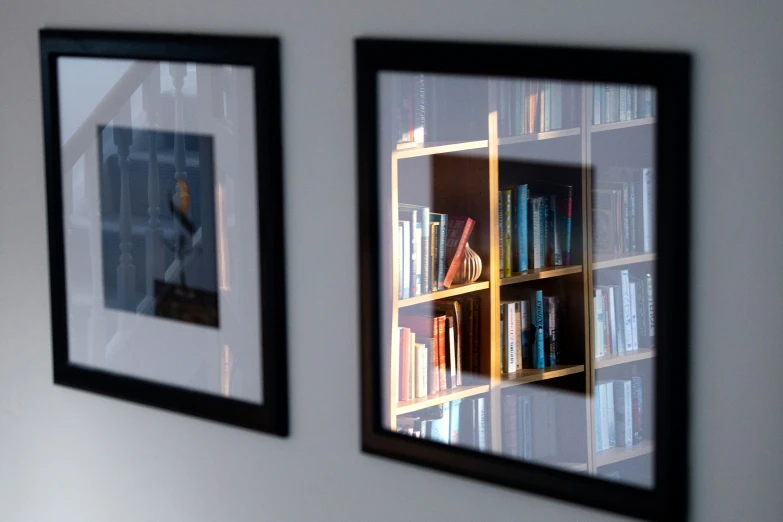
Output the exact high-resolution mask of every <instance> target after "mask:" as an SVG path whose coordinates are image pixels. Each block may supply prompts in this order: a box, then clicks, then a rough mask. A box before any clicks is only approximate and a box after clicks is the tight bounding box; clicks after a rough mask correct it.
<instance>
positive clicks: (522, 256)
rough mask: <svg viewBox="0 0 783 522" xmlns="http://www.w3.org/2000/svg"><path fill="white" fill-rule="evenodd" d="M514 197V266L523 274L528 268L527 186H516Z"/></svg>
mask: <svg viewBox="0 0 783 522" xmlns="http://www.w3.org/2000/svg"><path fill="white" fill-rule="evenodd" d="M514 195H515V202H516V203H515V206H514V217H515V218H516V243H515V254H516V255H515V259H516V265H515V267H516V271H517V272H525V271H526V270H527V268H528V255H527V211H528V203H527V198H528V194H527V185H518V186H517V187H516V189H515V190H514ZM569 215H570V214H569ZM569 219H570V218H569Z"/></svg>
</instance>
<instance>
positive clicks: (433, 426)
mask: <svg viewBox="0 0 783 522" xmlns="http://www.w3.org/2000/svg"><path fill="white" fill-rule="evenodd" d="M397 432H398V433H402V434H404V435H410V436H412V437H416V438H420V439H426V440H432V441H435V442H440V443H443V444H452V445H455V446H463V447H466V448H472V449H477V450H479V451H487V450H488V449H489V441H490V438H489V425H488V423H487V407H486V399H485V397H470V398H467V399H455V400H453V401H450V402H445V403H443V404H439V405H437V406H432V407H430V408H426V409H423V410H420V411H418V412H416V413H415V414H412V415H405V416H399V417H397Z"/></svg>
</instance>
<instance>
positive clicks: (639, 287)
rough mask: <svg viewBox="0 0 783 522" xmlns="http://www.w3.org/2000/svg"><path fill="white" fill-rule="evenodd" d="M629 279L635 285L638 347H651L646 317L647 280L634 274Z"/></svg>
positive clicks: (648, 322) (648, 323)
mask: <svg viewBox="0 0 783 522" xmlns="http://www.w3.org/2000/svg"><path fill="white" fill-rule="evenodd" d="M630 280H631V281H632V282H633V284H634V285H635V287H636V290H635V297H636V327H637V338H638V341H639V347H640V348H652V346H653V342H652V339H651V337H650V332H649V326H650V321H649V319H648V317H647V310H648V299H647V280H646V279H643V278H639V277H634V276H630Z"/></svg>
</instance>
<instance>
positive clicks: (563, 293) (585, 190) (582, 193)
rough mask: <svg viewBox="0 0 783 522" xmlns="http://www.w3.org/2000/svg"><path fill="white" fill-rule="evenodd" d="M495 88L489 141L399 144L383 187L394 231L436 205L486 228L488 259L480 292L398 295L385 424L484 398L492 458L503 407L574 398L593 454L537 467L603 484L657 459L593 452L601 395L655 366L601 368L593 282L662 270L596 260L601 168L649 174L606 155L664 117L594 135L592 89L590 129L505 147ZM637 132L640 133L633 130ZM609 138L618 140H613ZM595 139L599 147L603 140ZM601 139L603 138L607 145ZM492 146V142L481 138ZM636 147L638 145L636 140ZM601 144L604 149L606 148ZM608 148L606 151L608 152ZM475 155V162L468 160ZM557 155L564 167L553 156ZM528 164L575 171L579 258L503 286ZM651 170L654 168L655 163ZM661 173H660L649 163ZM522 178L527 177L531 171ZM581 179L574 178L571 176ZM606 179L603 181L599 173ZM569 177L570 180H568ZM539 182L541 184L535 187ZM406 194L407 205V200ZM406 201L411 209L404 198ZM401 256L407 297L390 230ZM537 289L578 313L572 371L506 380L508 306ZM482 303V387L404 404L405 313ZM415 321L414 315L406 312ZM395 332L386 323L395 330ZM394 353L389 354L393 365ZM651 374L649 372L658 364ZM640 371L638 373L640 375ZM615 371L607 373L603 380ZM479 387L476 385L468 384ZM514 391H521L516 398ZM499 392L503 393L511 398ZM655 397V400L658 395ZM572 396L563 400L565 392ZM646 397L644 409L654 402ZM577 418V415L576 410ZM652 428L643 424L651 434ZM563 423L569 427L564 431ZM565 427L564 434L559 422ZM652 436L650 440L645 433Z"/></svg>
mask: <svg viewBox="0 0 783 522" xmlns="http://www.w3.org/2000/svg"><path fill="white" fill-rule="evenodd" d="M495 81H496V80H488V87H489V88H488V91H489V95H488V108H489V110H488V114H487V120H486V121H487V133H486V135H485V136H486V139H477V140H472V141H464V142H457V143H427V144H411V143H408V144H401V145H400V146H398V147H397V148H395V149H394V150H392V151H391V154H390V157H389V156H386V157H387V158H388V159H390V160H391V165H390V177H389V179H387V180H385V181H384V183H387V185H386V186H385V187H384V190H383V191H382V192H383V193H387V194H390V195H391V199H392V201H391V204H390V212H389V214H390V215H389V216H388V217H387V218H385V219H389V220H390V223H389V224H391V223H397V222H398V218H399V213H398V204H399V203H414V204H426V205H428V206H430V207H431V211H432V212H438V213H445V214H449V215H452V214H453V215H457V216H469V217H471V218H472V219H474V220H475V221H476V225H475V227H476V228H475V229H474V231H473V234H472V235H471V239H470V246H471V248H472V249H473V250H474V251H475V252H476V253H478V254H479V256H480V257H481V261H482V267H483V268H482V274H481V277H480V278H479V281H478V282H475V283H471V284H465V285H455V286H454V287H452V288H449V289H447V290H440V291H436V292H432V293H429V294H424V295H420V296H416V297H412V298H409V299H399V298H398V296H397V292H396V291H394V292H391V290H390V293H391V303H392V305H391V321H390V326H391V329H392V332H389V334H390V335H387V336H386V338H387V339H389V340H390V341H391V344H392V346H391V349H390V350H388V351H387V352H385V355H384V356H385V357H389V359H387V362H386V364H387V366H386V369H387V371H388V376H389V379H388V381H387V382H389V383H390V384H389V387H390V390H389V391H390V393H389V395H388V400H386V401H385V402H384V405H385V410H384V411H385V416H384V421H385V425H386V426H387V427H389V428H390V429H391V430H395V429H396V426H397V416H398V415H404V414H410V413H414V412H416V411H418V410H422V409H424V408H427V407H430V406H436V405H439V404H443V403H446V402H448V401H452V400H456V399H465V398H469V397H477V396H482V397H484V398H485V401H486V408H487V409H486V412H487V423H488V424H489V434H490V439H491V440H489V441H488V446H489V450H490V452H491V453H495V454H499V453H500V452H501V451H502V438H501V437H502V432H503V430H502V414H501V410H502V397H503V395H504V394H505V395H509V394H516V393H517V391H518V390H520V391H521V390H524V388H521V387H523V386H530V385H534V384H535V383H539V384H538V385H537V386H536V389H539V388H540V387H546V388H547V389H549V388H552V389H557V390H567V392H568V394H569V396H574V395H575V394H577V395H579V396H582V395H583V397H584V401H583V402H582V401H581V397H578V400H577V401H576V403H577V408H576V409H574V411H570V410H569V415H570V417H569V421H571V424H568V427H567V428H566V427H563V428H562V429H563V430H569V431H576V432H579V433H583V434H584V436H583V439H584V447H583V448H582V447H581V446H580V447H578V448H570V449H572V450H573V452H574V453H576V454H572V455H567V456H566V457H565V458H562V459H560V461H558V460H557V459H555V460H553V461H551V462H550V461H547V462H536V461H531V462H532V463H534V464H541V465H548V466H554V467H557V468H559V469H564V470H568V471H571V472H577V473H579V472H581V473H585V472H586V473H589V474H597V471H598V468H599V467H601V466H606V465H608V464H613V463H617V462H621V461H626V460H631V459H634V458H635V457H638V456H641V455H647V454H651V453H652V452H653V451H654V443H653V442H652V441H650V440H645V441H644V442H643V443H641V444H639V445H637V446H633V447H630V448H611V449H608V450H605V451H601V452H596V451H595V440H594V434H595V433H596V431H595V418H594V417H595V411H594V407H595V406H594V405H595V402H594V390H595V386H596V385H597V384H598V383H599V378H600V379H601V380H605V379H620V378H622V379H627V378H629V377H627V376H626V374H625V373H623V372H628V374H629V375H630V371H631V368H633V367H635V364H634V363H640V362H643V361H646V360H651V359H652V358H654V357H655V351H654V350H653V349H640V350H638V351H635V352H630V353H625V354H616V355H607V356H604V357H601V358H598V359H596V358H595V353H596V347H595V346H594V344H595V331H594V329H595V326H594V324H593V317H594V309H593V305H594V303H593V298H592V296H593V295H594V279H595V278H596V274H601V273H602V272H599V271H601V270H605V269H612V268H627V269H629V270H630V271H636V273H637V274H638V273H639V272H640V271H645V270H647V269H648V268H647V267H645V266H644V263H653V262H654V261H655V259H656V255H655V253H632V254H625V255H622V256H607V255H594V254H593V253H592V251H593V241H592V232H593V230H592V216H593V214H592V202H591V199H592V187H593V178H594V176H597V175H600V172H602V171H601V169H603V168H605V167H606V166H607V161H610V160H608V159H606V157H604V156H608V157H610V158H611V160H615V158H621V160H618V161H623V160H624V161H626V162H627V163H628V164H630V165H638V164H642V165H644V164H646V163H645V161H647V160H646V159H639V160H638V161H637V158H631V159H630V160H629V159H628V158H627V157H626V156H623V154H626V155H627V154H630V153H629V152H628V150H630V149H629V148H628V147H626V148H624V149H623V150H620V151H611V152H616V154H608V153H607V151H606V147H607V143H606V142H609V143H610V145H611V142H613V140H614V138H617V141H618V143H619V145H618V147H620V146H621V145H622V144H623V143H626V142H623V141H622V140H623V139H626V138H627V137H628V136H632V137H633V136H635V137H636V139H639V137H644V136H647V134H648V133H647V132H646V131H645V132H640V130H638V129H643V128H644V127H648V128H650V129H653V128H654V127H653V126H654V124H655V118H639V119H634V120H628V121H618V122H613V123H604V124H599V125H593V124H591V123H590V122H592V121H593V114H592V95H593V93H592V86H591V85H586V84H585V85H583V86H582V87H581V94H580V96H581V102H580V103H581V122H580V124H579V126H577V127H573V128H567V129H560V130H556V131H548V132H540V133H533V134H524V135H521V136H511V137H502V138H500V137H499V123H498V105H497V99H496V98H494V96H495V95H494V94H493V89H496V85H493V83H494V82H495ZM633 129H637V130H633ZM609 131H611V133H609ZM594 136H596V140H595V142H594V141H593V137H594ZM598 136H600V137H598ZM476 137H482V136H476ZM627 139H631V138H627ZM599 142H600V143H599ZM561 147H562V148H563V150H566V149H567V150H568V151H570V152H569V154H571V156H572V157H569V159H568V161H561V162H560V166H557V165H558V162H557V160H558V158H557V154H558V152H559V150H560V149H559V148H561ZM602 147H603V148H602ZM465 153H467V154H465ZM553 156H554V157H553ZM519 157H522V158H525V157H530V158H532V159H531V160H530V161H531V162H535V161H538V162H547V161H549V162H550V163H552V164H555V165H556V166H555V167H554V168H561V169H562V170H563V171H564V172H565V170H566V169H572V170H569V171H568V174H567V175H568V176H571V177H568V178H567V181H566V182H565V183H567V184H569V185H572V187H573V191H574V192H573V209H574V210H573V214H572V230H571V234H572V243H571V244H572V251H571V261H572V264H571V265H570V266H548V267H545V268H541V269H537V270H528V271H526V272H524V273H513V274H512V275H511V276H510V277H507V278H501V277H499V272H500V252H499V248H498V245H499V241H500V238H499V209H498V191H499V190H500V189H501V188H504V187H506V186H511V185H514V184H515V183H527V181H524V179H525V178H524V175H519V179H520V180H523V181H516V178H514V176H515V175H517V174H515V173H514V172H513V171H512V167H511V166H509V164H510V163H512V162H513V161H518V160H517V158H519ZM651 161H652V160H651ZM650 164H652V163H650ZM524 168H526V167H521V169H522V171H523V172H524ZM572 171H573V172H572ZM596 172H598V174H596ZM563 175H564V176H565V175H566V174H563ZM538 179H540V180H546V181H554V182H556V183H563V181H562V179H559V178H557V177H555V178H553V179H549V178H546V177H545V176H542V177H541V178H538ZM533 181H537V180H533ZM417 183H418V184H420V185H421V186H424V187H426V188H425V190H426V194H428V196H427V197H428V198H429V199H428V200H426V201H411V200H410V196H409V195H410V194H412V193H414V194H415V192H413V191H412V190H411V188H410V187H411V186H417V185H416V184H417ZM401 194H403V195H401ZM406 194H407V195H408V196H407V197H408V198H409V199H406ZM391 228H392V229H393V233H392V241H393V244H392V248H391V252H392V255H393V262H392V263H391V265H392V274H393V280H392V281H391V282H390V283H391V286H390V289H396V288H398V277H399V269H400V267H399V266H398V265H399V262H398V257H399V256H398V254H399V252H397V249H398V246H397V245H398V244H399V243H398V239H399V238H398V237H397V236H398V230H397V227H396V226H394V227H391ZM529 289H543V290H545V292H547V293H548V294H545V295H559V296H560V297H561V301H563V300H565V301H567V303H568V305H569V306H568V308H569V310H568V318H567V320H566V321H565V322H564V324H563V325H562V327H563V328H564V329H565V331H566V332H568V334H569V335H568V336H567V340H568V345H567V346H564V348H566V349H567V350H568V356H567V357H565V358H564V360H567V361H568V362H569V364H560V365H557V366H554V367H550V368H544V369H530V368H526V369H523V370H520V371H518V372H516V373H510V374H501V372H500V367H501V364H500V362H501V361H500V359H501V353H500V334H501V332H500V305H501V301H502V300H507V299H510V300H518V299H521V298H522V297H521V296H523V295H524V293H525V292H527V291H528V290H529ZM468 294H470V295H475V296H478V297H479V298H480V300H481V301H480V305H481V308H480V312H481V316H480V325H479V329H480V334H481V335H480V350H479V351H480V368H481V371H480V374H481V375H480V376H479V378H480V379H481V380H480V381H478V382H482V384H480V385H465V386H460V387H457V388H454V389H449V390H444V391H441V392H439V393H435V394H432V395H428V396H426V397H422V398H419V399H413V400H409V401H398V400H397V397H398V390H397V386H398V377H399V374H398V370H399V369H398V368H397V367H396V366H397V361H399V347H398V346H395V345H394V342H395V335H394V332H396V331H397V326H398V319H399V313H400V310H401V309H403V308H406V307H411V306H415V305H424V304H426V303H434V302H435V301H437V300H440V299H447V298H449V299H451V298H456V297H461V296H466V295H468ZM406 313H408V312H406ZM387 324H388V323H387ZM386 353H388V355H386ZM648 366H649V365H648ZM634 371H635V370H634ZM601 372H606V373H601ZM469 382H477V381H469ZM514 387H517V388H516V389H515V388H514ZM501 391H502V392H503V393H501ZM649 391H650V390H646V391H645V393H649ZM564 393H565V392H564ZM647 397H650V395H648V396H646V397H645V400H646V401H647ZM577 409H578V411H577ZM648 421H649V419H647V420H645V425H647V426H649V425H650V423H649V422H648ZM558 422H560V421H558ZM558 426H560V424H558ZM645 435H648V434H645Z"/></svg>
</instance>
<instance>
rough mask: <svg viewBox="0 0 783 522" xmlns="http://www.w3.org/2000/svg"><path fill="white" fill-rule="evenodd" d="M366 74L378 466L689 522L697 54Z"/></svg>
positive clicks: (458, 51)
mask: <svg viewBox="0 0 783 522" xmlns="http://www.w3.org/2000/svg"><path fill="white" fill-rule="evenodd" d="M356 78H357V84H356V92H357V113H358V128H357V136H358V138H359V150H358V183H359V207H360V219H359V223H360V227H361V228H360V241H361V246H360V249H359V251H360V253H361V257H360V266H361V311H362V312H361V321H362V343H361V356H362V373H361V382H362V444H363V449H364V451H366V452H369V453H374V454H378V455H383V456H386V457H391V458H395V459H399V460H404V461H407V462H410V463H414V464H417V465H420V466H426V467H430V468H436V469H440V470H444V471H448V472H452V473H457V474H460V475H464V476H467V477H472V478H476V479H480V480H485V481H489V482H494V483H497V484H502V485H504V486H508V487H511V488H516V489H520V490H526V491H531V492H535V493H539V494H542V495H547V496H551V497H555V498H559V499H563V500H568V501H572V502H576V503H580V504H585V505H588V506H593V507H597V508H601V509H605V510H609V511H613V512H617V513H622V514H625V515H630V516H635V517H641V518H649V519H659V520H681V519H684V518H685V516H686V512H687V490H688V487H687V480H688V473H687V472H688V451H687V448H688V386H687V376H688V276H687V274H688V266H689V265H688V260H689V255H688V250H689V246H690V244H689V238H688V234H689V232H688V228H689V183H690V174H689V161H690V160H689V132H690V128H689V127H690V58H689V56H688V55H687V54H684V53H677V52H647V51H619V50H604V49H583V48H569V47H548V46H539V45H499V44H478V43H449V42H431V41H402V40H382V39H370V38H362V39H359V40H358V41H357V42H356ZM488 515H490V518H491V513H490V514H488Z"/></svg>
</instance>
